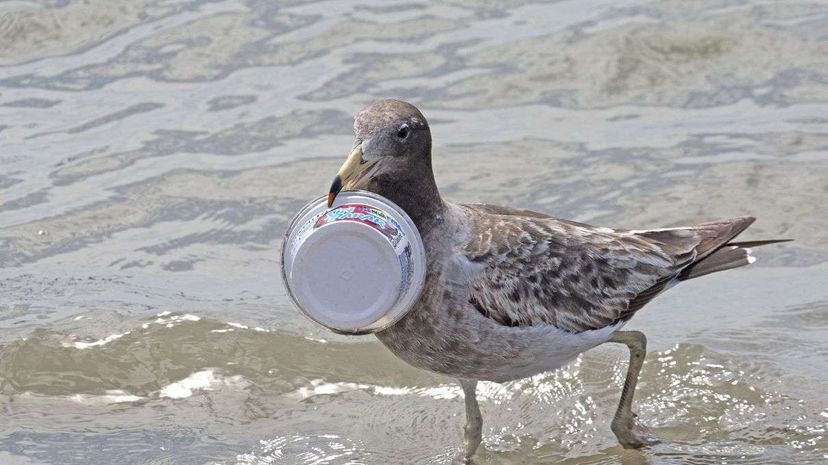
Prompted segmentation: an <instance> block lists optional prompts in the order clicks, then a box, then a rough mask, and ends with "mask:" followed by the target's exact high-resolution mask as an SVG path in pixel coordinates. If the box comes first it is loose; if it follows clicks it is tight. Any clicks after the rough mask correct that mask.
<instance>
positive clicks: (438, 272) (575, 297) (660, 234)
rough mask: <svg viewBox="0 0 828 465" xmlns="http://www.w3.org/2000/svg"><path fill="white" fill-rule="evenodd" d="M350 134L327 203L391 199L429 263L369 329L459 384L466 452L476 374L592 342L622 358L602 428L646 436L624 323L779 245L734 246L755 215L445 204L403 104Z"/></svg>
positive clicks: (496, 375) (558, 359)
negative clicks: (630, 220)
mask: <svg viewBox="0 0 828 465" xmlns="http://www.w3.org/2000/svg"><path fill="white" fill-rule="evenodd" d="M354 133H355V136H356V138H355V141H354V145H353V148H352V150H351V153H350V155H348V157H347V160H346V161H345V163H344V165H343V166H342V168H341V169H340V171H339V172H338V174H337V175H336V177H335V178H334V181H333V183H332V185H331V189H330V191H329V194H328V206H330V205H332V204H333V202H334V199H335V198H336V196H337V194H338V193H339V192H340V191H342V190H353V189H361V190H367V191H370V192H373V193H376V194H379V195H381V196H383V197H386V198H388V199H390V200H391V201H393V202H394V203H395V204H397V205H398V206H399V207H400V208H402V209H403V210H404V211H405V212H406V213H407V214H408V216H410V217H411V219H412V220H413V221H414V224H415V225H416V226H417V230H418V231H419V233H420V236H421V237H422V240H423V243H424V246H425V251H426V262H427V264H426V267H427V272H426V280H425V284H424V286H423V290H422V295H421V297H420V299H419V300H418V302H417V303H416V304H415V305H414V306H413V307H412V309H411V310H410V311H409V312H408V313H407V314H406V315H405V316H404V317H402V318H401V319H400V320H399V321H398V322H396V323H395V324H393V325H392V326H390V327H389V328H387V329H384V330H382V331H379V332H377V333H376V336H377V338H378V339H379V340H380V341H381V342H382V343H383V344H384V345H385V346H386V347H387V348H388V349H390V350H391V352H393V353H394V354H395V355H396V356H397V357H399V358H401V359H402V360H404V361H405V362H407V363H409V364H411V365H413V366H415V367H419V368H423V369H426V370H430V371H433V372H437V373H442V374H445V375H449V376H452V377H454V378H457V379H458V380H459V383H460V385H461V386H462V389H463V394H464V398H465V414H466V423H465V427H464V439H465V441H464V445H465V447H464V451H463V453H464V459H465V460H466V461H468V460H470V458H471V457H472V456H473V455H474V454H475V452H476V451H477V449H478V446H479V445H480V442H481V439H482V428H483V419H482V415H481V414H480V408H479V405H478V402H477V399H476V396H475V393H476V388H477V383H478V381H481V380H486V381H494V382H498V383H503V382H507V381H511V380H515V379H519V378H525V377H528V376H532V375H535V374H538V373H542V372H546V371H551V370H556V369H558V368H561V367H562V366H564V365H566V364H567V363H569V362H571V361H572V360H574V359H575V358H576V357H577V356H578V355H579V354H581V353H583V352H585V351H587V350H589V349H592V348H594V347H596V346H598V345H601V344H604V343H617V344H623V345H625V346H627V348H628V349H629V354H630V356H629V367H628V369H627V374H626V377H625V381H624V386H623V388H622V391H621V399H620V402H619V405H618V409H617V410H616V413H615V416H614V418H613V419H612V423H611V429H612V431H613V433H614V434H615V436H616V437H617V438H618V441H619V443H620V444H621V445H622V446H623V447H625V448H640V447H643V446H647V445H651V444H655V443H657V442H658V441H659V439H658V438H657V437H656V436H654V435H653V434H652V433H650V431H649V430H648V429H647V428H646V427H645V426H644V425H643V424H642V423H641V422H639V420H638V417H637V415H636V414H635V413H633V409H632V404H633V395H634V392H635V386H636V382H637V381H638V375H639V373H640V371H641V367H642V365H643V363H644V357H645V355H646V345H647V339H646V337H645V335H644V334H643V333H642V332H640V331H624V330H622V328H623V327H624V325H626V324H627V322H628V321H629V320H630V319H631V318H632V317H633V316H634V315H635V314H636V312H638V311H639V310H640V309H641V308H642V307H643V306H644V305H646V304H647V303H648V302H650V301H651V300H653V298H654V297H655V296H657V295H658V294H660V293H662V292H664V291H665V290H667V289H669V288H671V287H673V286H675V285H676V284H678V283H680V282H682V281H686V280H688V279H693V278H697V277H699V276H704V275H706V274H709V273H714V272H718V271H723V270H728V269H731V268H737V267H740V266H743V265H747V264H750V263H753V262H754V261H755V258H754V257H753V256H752V255H751V249H750V247H754V246H759V245H766V244H770V243H775V242H783V241H782V240H766V241H751V242H733V239H734V238H735V237H736V236H738V235H739V234H740V233H741V232H742V231H744V230H745V229H747V227H748V226H750V224H751V223H753V221H754V218H752V217H746V216H745V217H738V218H732V219H727V220H721V221H713V222H708V223H702V224H697V225H695V226H688V227H676V228H663V229H645V230H624V229H610V228H605V227H596V226H590V225H587V224H583V223H578V222H575V221H569V220H563V219H559V218H554V217H551V216H549V215H545V214H542V213H536V212H533V211H527V210H519V209H515V208H510V207H504V206H494V205H485V204H454V203H450V202H447V201H445V200H443V198H442V197H441V196H440V192H439V191H438V189H437V184H436V182H435V179H434V173H433V170H432V165H431V132H430V129H429V126H428V122H427V121H426V119H425V117H424V116H423V115H422V113H420V111H419V110H418V109H417V108H416V107H415V106H413V105H411V104H409V103H406V102H403V101H399V100H381V101H379V102H376V103H374V104H372V105H370V106H368V107H366V108H365V109H363V110H361V111H360V112H359V113H358V114H357V115H356V118H355V121H354Z"/></svg>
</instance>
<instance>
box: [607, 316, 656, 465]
mask: <svg viewBox="0 0 828 465" xmlns="http://www.w3.org/2000/svg"><path fill="white" fill-rule="evenodd" d="M608 342H615V343H618V344H624V345H625V346H627V347H628V348H629V349H630V366H629V368H627V378H626V379H625V380H624V388H623V389H622V390H621V401H620V402H619V403H618V410H617V411H616V412H615V418H613V419H612V425H611V427H612V432H613V433H615V436H616V437H617V438H618V442H620V443H621V445H622V446H623V447H624V448H625V449H637V448H639V447H643V446H646V445H651V444H656V443H658V442H659V439H658V438H657V437H655V436H653V435H652V434H651V433H650V432H649V431H648V430H647V428H646V427H645V426H644V425H642V424H640V423H639V422H638V415H636V414H635V413H633V411H632V403H633V395H634V394H635V385H636V383H638V374H639V373H640V372H641V366H642V365H644V356H645V355H646V354H647V337H646V336H644V333H642V332H640V331H618V332H616V333H614V334H613V335H612V338H611V339H610V340H609V341H608Z"/></svg>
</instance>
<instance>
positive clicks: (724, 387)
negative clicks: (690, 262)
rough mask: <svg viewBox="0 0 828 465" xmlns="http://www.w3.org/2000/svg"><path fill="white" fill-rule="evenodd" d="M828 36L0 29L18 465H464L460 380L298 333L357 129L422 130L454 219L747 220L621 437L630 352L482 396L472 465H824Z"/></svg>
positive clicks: (319, 21)
mask: <svg viewBox="0 0 828 465" xmlns="http://www.w3.org/2000/svg"><path fill="white" fill-rule="evenodd" d="M827 22H828V4H826V3H825V2H805V1H789V2H774V1H760V0H744V1H713V0H710V1H704V0H701V1H693V2H687V1H659V2H648V1H643V0H629V1H597V0H596V1H575V0H570V1H558V2H553V3H534V2H498V1H487V2H472V1H463V0H454V1H449V0H446V1H439V2H428V3H426V2H419V1H417V0H414V1H411V0H402V1H399V2H397V1H393V2H386V1H372V2H365V1H359V2H356V1H354V2H350V1H328V2H298V1H297V2H289V1H286V2H275V1H259V0H247V1H242V0H224V1H221V0H220V1H203V0H199V1H188V0H182V1H161V0H155V1H149V0H123V1H120V0H116V1H113V0H88V1H85V2H80V1H69V0H67V1H63V0H60V1H58V0H51V1H50V0H42V1H33V0H32V1H29V0H13V1H6V2H3V3H0V418H2V421H0V463H3V464H7V463H8V464H110V463H123V464H133V463H134V464H145V463H149V464H169V463H175V464H296V463H307V464H346V463H349V464H353V463H365V464H397V463H399V464H410V463H433V464H438V463H449V462H451V460H452V458H453V457H455V455H456V454H457V452H458V451H459V448H460V445H461V437H462V432H461V426H462V421H463V419H462V403H463V401H462V397H461V391H460V388H459V386H457V385H455V384H454V383H453V381H452V380H451V379H448V378H445V377H442V376H438V375H434V374H430V373H427V372H423V371H419V370H416V369H414V368H410V367H408V366H406V365H405V364H403V363H402V362H400V361H398V360H396V359H395V358H394V357H393V356H392V355H391V354H390V353H389V352H388V351H387V350H385V349H384V348H383V347H382V346H381V345H380V344H379V343H378V342H377V341H376V340H375V339H373V338H372V337H359V338H344V337H335V336H333V335H331V334H330V333H328V332H326V331H324V330H321V329H320V328H318V327H316V326H314V325H312V324H311V323H309V322H307V321H305V320H304V319H302V318H301V317H300V316H299V315H298V313H297V311H296V310H295V309H294V308H293V307H292V305H291V304H290V302H289V300H288V298H287V297H286V295H285V290H284V287H283V286H282V283H281V280H280V278H279V261H278V257H279V248H280V242H281V235H282V234H283V231H284V229H285V227H286V224H287V221H288V220H289V219H290V218H291V216H292V215H293V213H294V212H295V211H296V210H297V209H298V208H299V207H300V206H301V205H302V204H304V203H305V202H306V201H307V200H309V199H310V198H313V197H317V196H319V195H321V194H322V193H324V192H325V191H326V188H327V187H328V185H329V183H330V181H331V179H332V176H333V174H334V173H335V171H336V169H337V168H338V166H339V164H340V163H341V162H342V160H343V158H344V156H345V155H346V154H347V152H348V149H349V148H350V144H351V141H352V135H351V125H352V115H353V113H354V112H355V111H357V110H358V109H360V108H361V107H363V106H364V105H365V104H367V103H368V102H370V101H372V100H374V99H378V98H385V97H397V98H403V99H408V100H410V101H412V102H414V103H415V104H417V105H418V106H420V107H421V108H422V110H423V111H424V113H425V114H426V116H427V117H428V119H429V121H430V122H431V126H432V129H433V134H434V140H435V147H434V149H435V155H434V163H435V170H436V176H437V180H438V184H439V185H440V187H441V190H442V193H443V195H444V196H445V197H446V198H448V199H450V200H453V201H485V202H492V203H499V204H506V205H512V206H517V207H522V208H529V209H535V210H539V211H544V212H548V213H552V214H554V215H557V216H561V217H565V218H572V219H576V220H580V221H585V222H590V223H595V224H600V225H607V226H617V227H627V228H637V229H642V228H648V227H665V226H676V225H683V224H688V223H693V222H700V221H705V220H710V219H716V218H723V217H728V216H737V215H754V216H757V217H758V218H759V219H758V221H757V222H756V223H755V225H754V226H753V227H751V229H750V231H749V232H747V233H746V234H745V237H746V238H748V239H759V238H769V237H791V238H795V239H796V242H795V243H793V244H787V245H780V246H772V247H767V248H763V249H762V250H761V251H757V252H756V255H757V256H758V257H759V261H758V262H757V263H756V264H755V265H754V266H752V267H750V268H749V269H742V270H737V271H732V272H728V273H722V274H719V275H716V276H715V277H708V278H704V279H700V280H698V281H693V282H690V283H686V284H683V285H682V286H680V287H678V288H676V289H674V290H671V291H670V292H669V293H668V294H666V295H664V296H661V297H659V298H658V299H657V300H656V301H654V302H653V303H651V304H650V305H648V306H647V308H646V309H645V310H643V311H642V312H640V314H639V315H637V316H636V318H635V319H634V320H633V322H632V323H631V324H630V326H629V327H630V328H635V329H639V330H642V331H644V332H645V333H647V334H648V335H649V338H650V349H651V353H650V355H649V356H648V358H647V363H646V365H645V366H644V371H643V375H642V381H641V384H640V387H639V391H638V394H637V398H636V404H637V405H636V409H637V410H638V412H639V414H640V415H641V417H642V418H643V419H644V421H645V422H646V423H647V424H648V425H650V426H651V428H652V429H653V430H654V432H655V433H657V434H658V435H660V436H662V437H663V438H665V439H666V441H665V443H663V444H661V445H659V446H656V447H654V448H652V449H649V450H645V451H625V450H623V449H621V448H620V447H619V446H618V444H617V442H616V441H615V438H614V437H613V435H612V433H611V432H610V430H609V421H610V419H611V416H612V413H613V410H614V408H615V405H616V403H617V398H618V395H619V392H620V386H621V383H622V379H623V375H624V370H625V367H626V362H625V359H626V356H625V353H624V352H623V351H622V350H621V349H619V348H615V347H602V348H598V349H596V350H594V351H592V352H590V353H588V354H586V355H585V356H583V357H582V358H580V359H579V360H578V361H577V362H576V363H574V364H573V365H572V366H570V367H568V368H566V369H564V370H561V371H559V372H556V373H549V374H543V375H539V376H536V377H533V378H530V379H525V380H520V381H515V382H511V383H506V384H503V385H498V384H493V383H483V384H482V386H481V387H480V390H479V391H480V392H479V397H480V399H481V408H482V410H483V414H484V419H485V425H484V444H485V450H484V451H482V452H481V453H480V454H479V455H478V457H477V459H476V461H475V463H479V464H524V463H567V464H602V465H604V464H606V465H608V464H625V465H629V464H687V463H690V464H723V463H728V464H754V463H755V464H791V463H797V464H800V463H801V464H809V463H828V438H827V436H826V431H825V430H826V427H827V426H828V394H826V392H828V389H826V385H828V374H826V373H828V29H826V28H825V24H826V23H827Z"/></svg>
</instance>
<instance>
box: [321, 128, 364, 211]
mask: <svg viewBox="0 0 828 465" xmlns="http://www.w3.org/2000/svg"><path fill="white" fill-rule="evenodd" d="M364 165H365V160H363V159H362V144H358V145H357V146H356V147H354V150H352V151H351V154H350V155H348V159H347V160H345V163H344V164H343V165H342V168H339V172H338V173H336V177H335V178H334V180H333V184H331V190H330V192H328V208H331V205H333V203H334V199H336V196H337V194H339V191H341V190H342V186H344V185H345V183H347V182H348V181H350V180H351V179H353V178H354V177H355V176H356V174H357V173H359V172H360V171H362V170H363V169H364V168H365V166H364Z"/></svg>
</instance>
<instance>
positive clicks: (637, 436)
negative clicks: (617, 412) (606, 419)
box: [611, 413, 661, 449]
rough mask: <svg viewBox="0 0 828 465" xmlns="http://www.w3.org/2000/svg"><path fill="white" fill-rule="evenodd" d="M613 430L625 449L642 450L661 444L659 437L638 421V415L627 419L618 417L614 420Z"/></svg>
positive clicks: (632, 415) (629, 416)
mask: <svg viewBox="0 0 828 465" xmlns="http://www.w3.org/2000/svg"><path fill="white" fill-rule="evenodd" d="M611 428H612V432H613V433H615V437H617V438H618V442H619V443H621V446H622V447H623V448H624V449H640V448H642V447H644V446H651V445H653V444H658V443H660V442H661V439H660V438H659V437H658V436H656V435H654V434H653V433H651V432H650V430H649V429H647V427H646V426H644V425H643V424H641V422H640V421H638V415H636V414H634V413H633V414H631V415H628V416H626V417H616V418H615V419H613V420H612V425H611Z"/></svg>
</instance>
